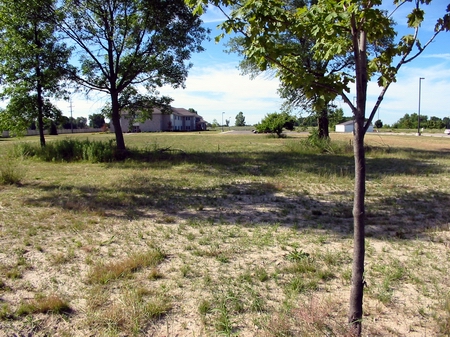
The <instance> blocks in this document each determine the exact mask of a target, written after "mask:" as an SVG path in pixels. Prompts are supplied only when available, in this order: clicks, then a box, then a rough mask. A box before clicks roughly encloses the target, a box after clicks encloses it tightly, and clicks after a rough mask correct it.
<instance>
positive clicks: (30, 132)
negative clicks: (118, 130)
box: [2, 128, 103, 138]
mask: <svg viewBox="0 0 450 337" xmlns="http://www.w3.org/2000/svg"><path fill="white" fill-rule="evenodd" d="M72 131H73V132H72ZM102 131H103V129H102V128H88V129H73V130H71V129H58V135H59V134H69V133H92V132H102ZM38 134H39V130H27V133H26V135H27V136H36V135H38ZM44 134H45V135H48V130H44ZM2 137H5V138H7V137H9V131H3V133H2Z"/></svg>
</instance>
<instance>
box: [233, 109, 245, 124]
mask: <svg viewBox="0 0 450 337" xmlns="http://www.w3.org/2000/svg"><path fill="white" fill-rule="evenodd" d="M234 125H235V126H245V116H244V113H243V112H242V111H239V112H238V114H237V115H236V118H235V122H234Z"/></svg>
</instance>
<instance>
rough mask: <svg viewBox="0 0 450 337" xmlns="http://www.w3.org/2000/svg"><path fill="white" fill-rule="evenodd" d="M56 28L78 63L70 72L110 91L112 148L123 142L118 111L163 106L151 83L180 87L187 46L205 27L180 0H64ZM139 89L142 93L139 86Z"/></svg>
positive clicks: (193, 48)
mask: <svg viewBox="0 0 450 337" xmlns="http://www.w3.org/2000/svg"><path fill="white" fill-rule="evenodd" d="M64 11H65V13H66V15H67V17H66V19H65V20H64V22H63V24H62V25H61V28H62V30H63V31H64V32H65V33H66V34H67V36H68V37H70V38H71V39H72V41H73V42H74V43H75V44H76V46H77V50H78V51H79V54H80V67H79V69H78V72H76V73H74V74H73V77H74V78H75V79H76V80H77V81H78V83H80V84H81V85H82V86H84V87H85V88H87V89H88V90H96V91H100V92H104V93H106V94H108V95H109V97H110V104H109V110H110V112H109V114H110V116H109V117H110V118H111V121H112V123H113V126H114V131H115V135H116V143H117V149H118V151H119V152H121V153H123V152H124V151H125V142H124V138H123V133H122V128H121V125H120V117H121V114H122V113H123V112H124V111H125V110H126V113H127V114H128V115H129V116H130V117H131V118H133V114H134V113H135V112H138V113H139V114H140V117H141V118H144V116H142V114H144V113H146V112H147V113H151V111H152V108H153V106H155V105H163V106H166V107H167V105H168V104H169V103H170V101H171V100H170V99H169V98H167V97H158V92H157V88H158V87H161V86H164V85H170V86H172V87H174V88H177V87H182V86H183V84H184V82H185V79H186V77H187V74H188V69H189V68H190V66H191V65H190V64H187V63H186V61H187V60H189V58H190V56H191V53H192V52H199V51H202V47H201V41H202V40H203V39H204V38H205V33H206V31H205V29H204V28H202V27H201V21H200V19H199V17H198V16H195V15H193V14H192V11H191V10H190V9H189V7H187V6H186V5H185V3H184V2H183V0H152V1H143V0H65V1H64ZM143 90H145V94H142V93H141V92H142V91H143Z"/></svg>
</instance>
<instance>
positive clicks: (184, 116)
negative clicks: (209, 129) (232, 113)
mask: <svg viewBox="0 0 450 337" xmlns="http://www.w3.org/2000/svg"><path fill="white" fill-rule="evenodd" d="M110 124H111V125H110V129H111V131H113V132H114V125H113V124H112V122H111V123H110ZM120 126H121V127H122V131H123V132H159V131H201V130H206V122H205V120H204V119H203V117H202V116H199V115H197V114H195V113H193V112H191V111H189V110H186V109H183V108H171V113H163V112H162V111H161V110H160V109H158V108H155V109H153V113H152V117H151V119H147V120H146V121H145V122H137V121H134V122H133V124H132V125H130V120H129V119H128V118H127V114H126V113H123V114H122V117H121V118H120Z"/></svg>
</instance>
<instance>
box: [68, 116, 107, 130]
mask: <svg viewBox="0 0 450 337" xmlns="http://www.w3.org/2000/svg"><path fill="white" fill-rule="evenodd" d="M87 121H88V120H87V118H86V117H77V118H76V119H75V125H76V128H78V129H85V128H86V127H87V126H88V124H87ZM102 126H103V125H102Z"/></svg>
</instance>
